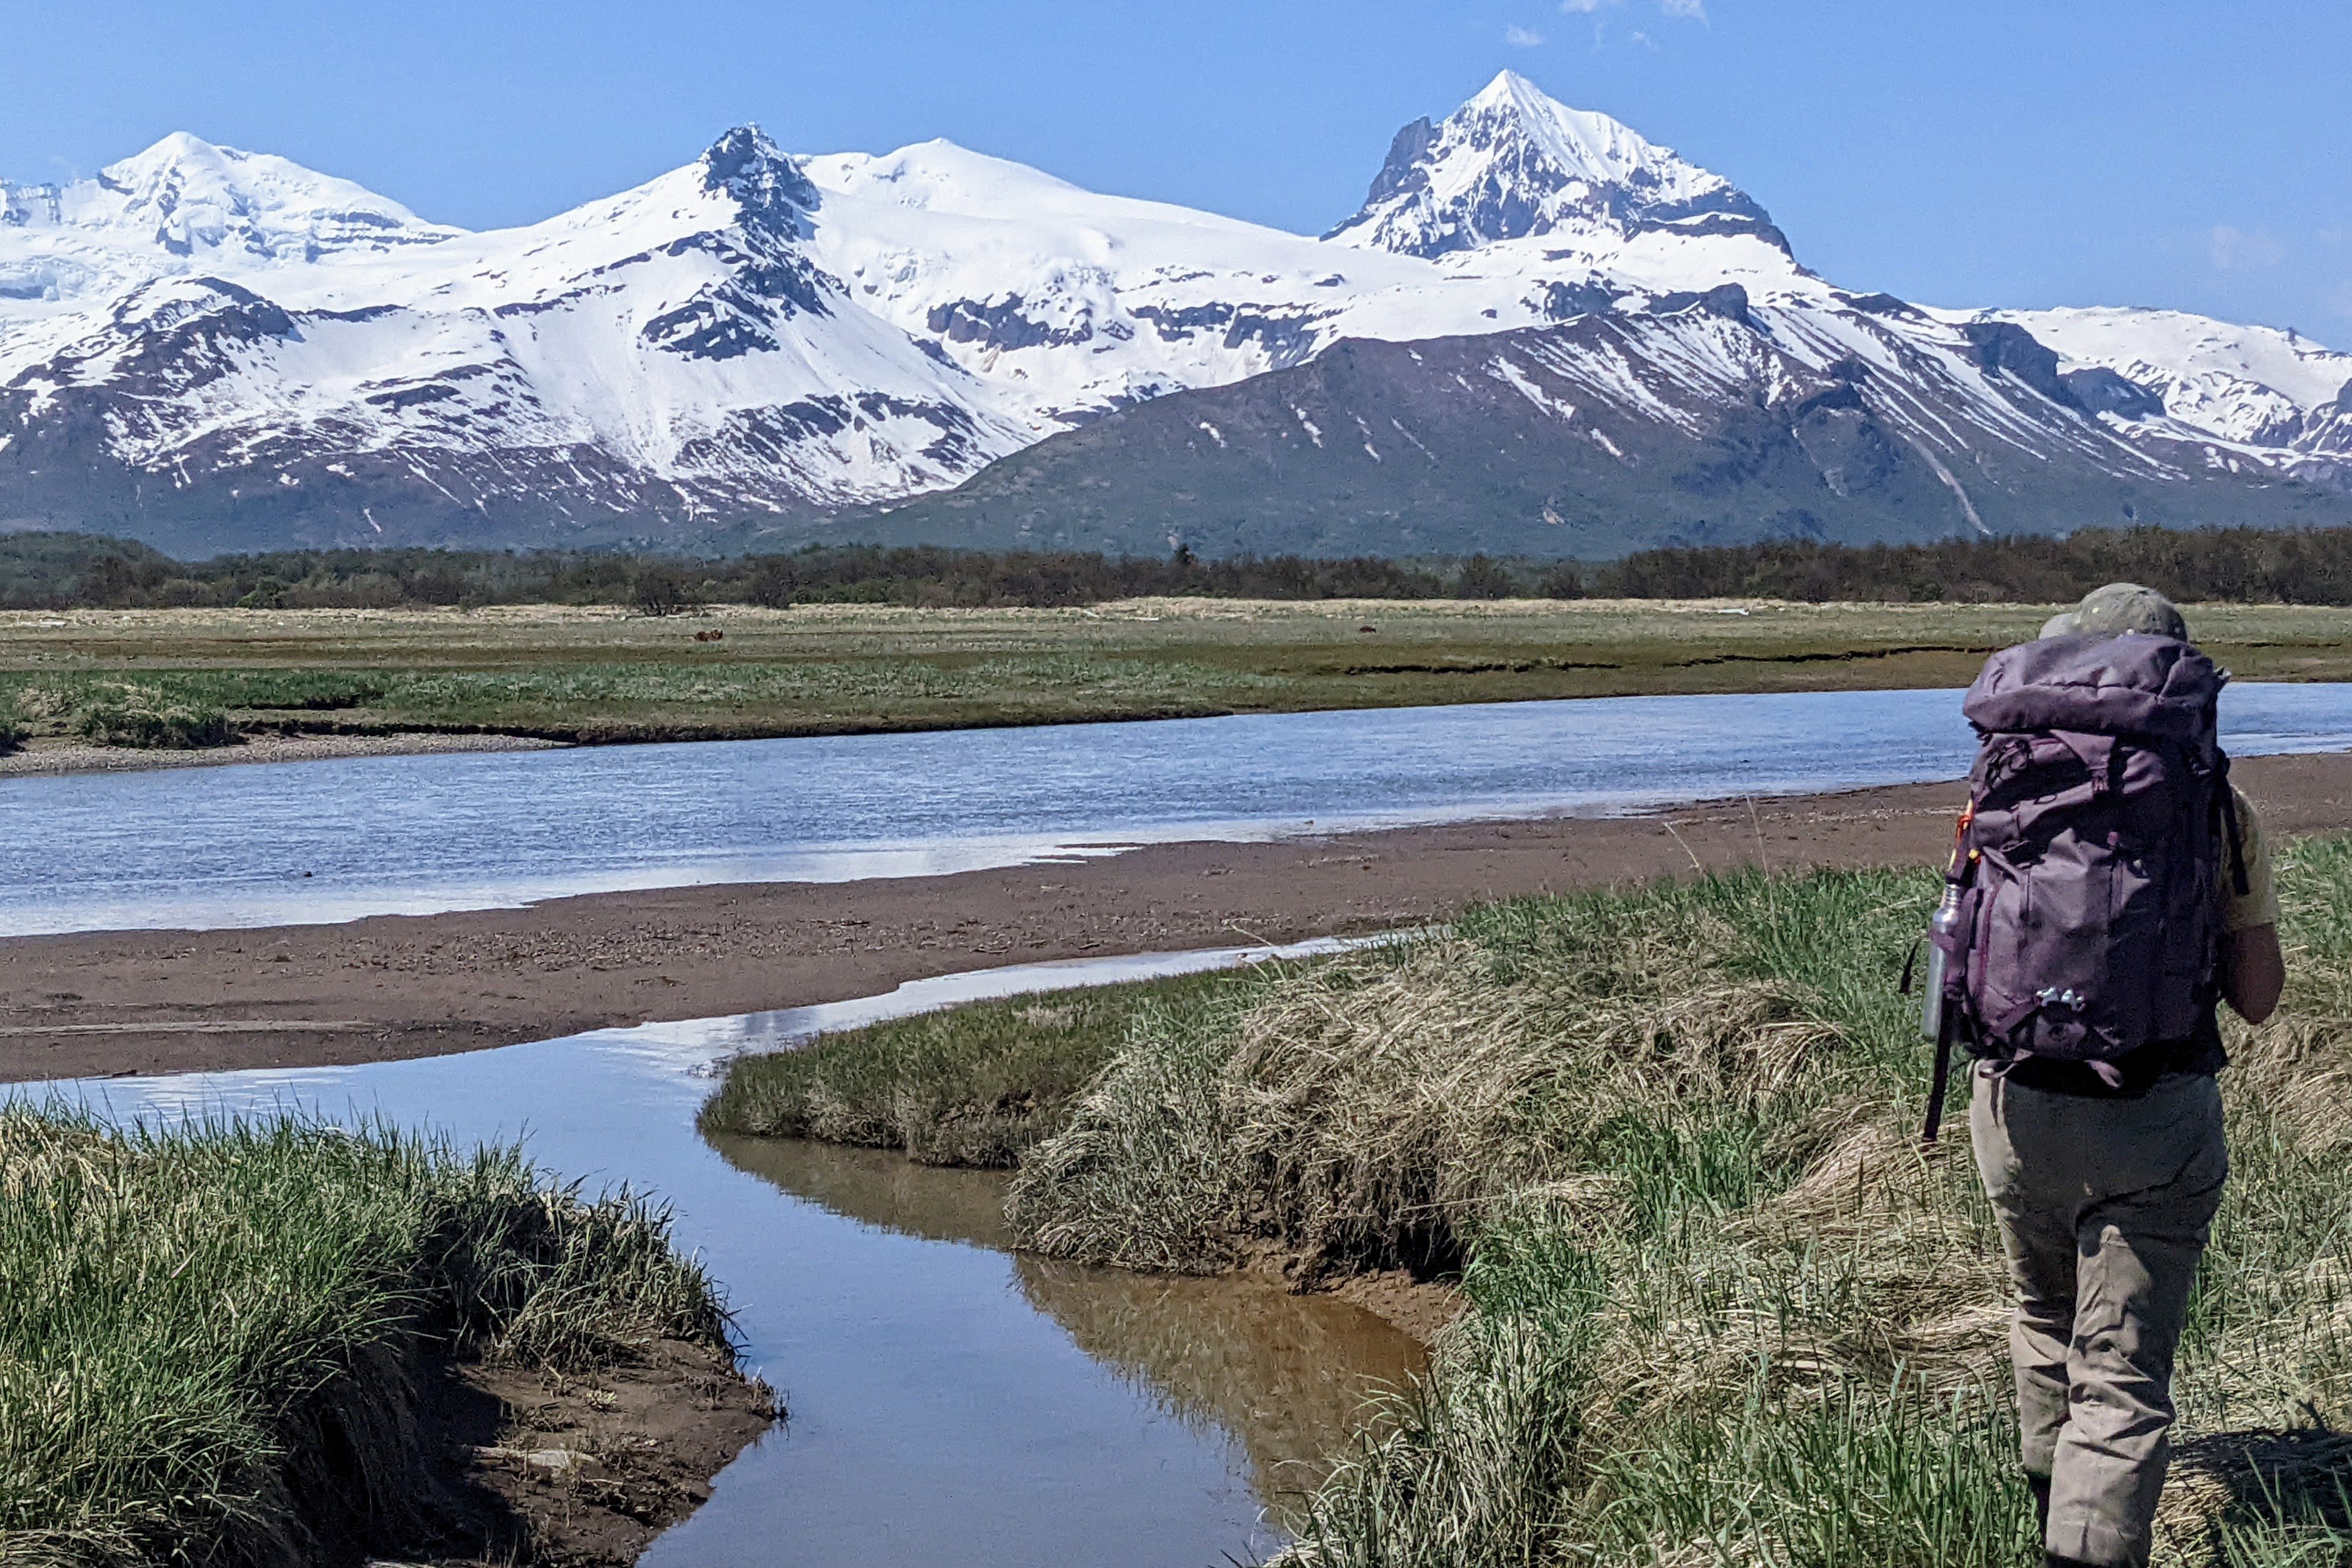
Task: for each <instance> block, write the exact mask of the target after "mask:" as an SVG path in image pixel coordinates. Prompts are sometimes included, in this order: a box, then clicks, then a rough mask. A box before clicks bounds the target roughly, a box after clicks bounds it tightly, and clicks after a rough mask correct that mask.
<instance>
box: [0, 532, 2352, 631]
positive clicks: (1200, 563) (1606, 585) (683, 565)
mask: <svg viewBox="0 0 2352 1568" xmlns="http://www.w3.org/2000/svg"><path fill="white" fill-rule="evenodd" d="M2116 580H2133V581H2138V582H2146V583H2149V584H2151V585H2153V586H2156V587H2158V588H2161V589H2163V590H2164V591H2166V592H2168V593H2169V594H2171V595H2172V596H2173V597H2174V598H2176V599H2180V600H2185V601H2198V600H2204V601H2214V600H2225V601H2272V602H2284V603H2291V604H2352V528H2331V529H2316V530H2312V531H2309V532H2301V533H2282V532H2273V531H2269V530H2265V529H2260V528H2221V529H2214V530H2210V531H2204V532H2193V533H2188V532H2184V533H2176V532H2169V531H2167V530H2165V529H2161V528H2134V529H2129V530H2125V531H2110V530H2101V529H2093V530H2086V531H2084V532H2082V533H2078V534H2074V535H2073V536H2071V537H2069V538H1997V539H1972V540H1957V539H1956V540H1952V541H1949V542H1946V543H1940V544H1931V545H1906V546H1885V545H1873V546H1867V547H1861V548H1854V547H1848V546H1843V545H1822V544H1811V543H1801V542H1781V543H1773V544H1761V545H1750V546H1745V547H1738V548H1727V549H1660V550H1649V551H1645V552H1643V553H1642V554H1640V555H1633V556H1628V557H1627V558H1625V559H1622V560H1619V561H1611V562H1606V563H1602V564H1598V565H1580V564H1577V563H1574V562H1561V561H1538V560H1510V559H1492V558H1489V557H1486V556H1472V557H1470V558H1469V559H1466V560H1452V561H1396V560H1385V559H1378V558H1375V557H1370V556H1364V557H1357V558H1353V559H1335V560H1310V559H1302V558H1299V557H1297V556H1270V557H1264V558H1258V557H1238V558H1231V559H1219V560H1210V559H1201V558H1198V557H1195V556H1194V555H1192V553H1191V552H1190V551H1189V550H1181V549H1180V550H1178V551H1177V552H1176V553H1175V554H1174V555H1172V556H1168V557H1165V558H1157V559H1151V558H1118V559H1114V558H1110V557H1106V556H1100V555H1080V554H1054V553H1046V552H1029V551H1021V552H1013V553H1007V554H993V553H990V552H986V551H981V550H958V549H932V548H912V549H885V548H882V547H879V546H867V545H824V546H814V545H813V546H810V547H809V548H807V549H801V550H797V551H794V552H793V553H791V554H785V555H751V556H733V557H726V558H722V559H689V558H681V557H661V556H630V555H621V554H613V553H604V552H593V551H578V552H571V551H541V552H532V553H517V552H504V553H499V552H491V551H470V550H431V549H388V550H362V549H341V550H288V551H280V552H275V553H269V554H261V555H237V556H222V557H219V558H217V559H212V560H205V561H178V560H173V559H171V558H170V557H168V556H165V555H163V554H162V553H160V552H159V551H156V550H154V549H150V548H148V547H147V546H145V545H142V544H136V543H132V542H131V541H128V540H124V539H114V538H101V537H99V536H95V535H89V534H51V533H27V534H11V535H0V608H7V609H18V610H28V609H72V608H116V609H138V608H155V607H166V606H175V605H236V606H244V607H247V608H263V609H281V608H286V609H299V608H320V609H392V608H395V607H398V606H401V605H429V604H438V605H458V606H476V605H488V604H525V603H556V604H615V605H624V606H626V607H629V608H631V609H634V610H636V611H639V612H644V613H647V614H667V613H670V612H676V611H679V610H685V609H689V608H691V607H693V606H695V605H698V604H723V603H732V604H761V605H768V606H772V607H782V606H784V605H789V604H819V603H858V604H899V605H913V606H942V607H950V606H956V607H969V608H982V607H988V606H1003V605H1033V606H1055V605H1074V604H1095V603H1100V602H1102V601H1106V600H1112V599H1128V598H1134V597H1136V596H1139V595H1143V594H1192V595H1201V596H1218V597H1229V598H1237V599H1293V600H1306V599H1447V598H1463V599H1505V598H1511V597H1516V596H1525V597H1533V598H1549V599H1581V598H1624V599H1716V598H1761V599H1792V600H1805V601H1815V602H1820V601H1831V600H1862V601H1896V602H1902V601H1912V602H1925V601H1948V602H1961V603H1986V602H1996V601H2058V600H2067V599H2074V598H2076V597H2079V596H2080V595H2082V594H2084V593H2085V592H2087V591H2090V590H2091V589H2093V588H2095V587H2097V586H2098V585H2099V584H2101V583H2103V582H2112V581H2116Z"/></svg>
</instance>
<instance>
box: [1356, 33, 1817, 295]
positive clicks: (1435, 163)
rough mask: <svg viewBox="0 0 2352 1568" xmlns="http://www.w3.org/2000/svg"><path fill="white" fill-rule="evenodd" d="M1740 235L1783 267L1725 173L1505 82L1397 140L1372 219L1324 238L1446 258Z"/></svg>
mask: <svg viewBox="0 0 2352 1568" xmlns="http://www.w3.org/2000/svg"><path fill="white" fill-rule="evenodd" d="M1648 233H1664V234H1667V235H1674V236H1675V237H1681V238H1688V237H1696V236H1702V235H1739V236H1742V237H1746V238H1751V239H1759V240H1762V241H1763V242H1765V244H1766V245H1768V246H1771V247H1773V248H1775V249H1778V250H1779V251H1780V252H1781V253H1782V254H1783V256H1785V255H1786V253H1787V251H1788V248H1789V247H1788V241H1787V240H1786V239H1785V238H1783V237H1782V235H1781V234H1780V230H1779V229H1777V228H1775V227H1773V226H1772V219H1771V216H1770V214H1768V213H1766V212H1765V211H1764V209H1763V208H1762V207H1761V206H1759V205H1758V204H1757V203H1756V201H1755V200H1754V199H1753V198H1752V197H1750V196H1749V195H1748V193H1746V192H1744V191H1742V190H1740V189H1739V188H1738V186H1736V185H1734V184H1732V183H1731V182H1730V181H1728V180H1727V179H1725V178H1724V177H1723V176H1722V175H1720V174H1716V173H1711V172H1708V171H1706V170H1705V169H1702V168H1699V167H1698V166H1697V165H1696V164H1695V163H1691V162H1686V161H1685V160H1684V159H1683V158H1681V157H1679V156H1677V155H1676V154H1675V152H1674V151H1673V149H1671V148H1666V147H1660V146H1657V145H1655V144H1654V143H1652V142H1650V141H1644V140H1643V139H1642V137H1641V136H1639V135H1638V134H1636V133H1635V132H1634V131H1633V130H1632V129H1631V128H1629V127H1627V126H1624V125H1622V124H1620V123H1618V122H1617V121H1616V120H1612V119H1610V118H1609V117H1608V116H1607V115H1605V114H1594V113H1591V112H1590V111H1588V110H1578V109H1570V108H1569V107H1568V106H1567V105H1566V104H1564V103H1561V102H1559V101H1558V100H1557V99H1552V98H1549V97H1547V96H1546V95H1545V94H1544V93H1543V91H1542V90H1541V89H1538V87H1537V86H1536V85H1535V84H1534V83H1533V82H1531V81H1529V80H1528V78H1525V77H1523V76H1520V75H1519V74H1517V72H1515V71H1505V72H1504V73H1503V74H1502V75H1500V76H1498V77H1496V78H1495V79H1494V81H1493V82H1491V83H1489V84H1488V85H1487V87H1486V89H1485V90H1484V91H1482V92H1481V93H1479V94H1478V96H1477V97H1475V98H1474V99H1471V100H1470V101H1469V102H1467V103H1465V104H1464V105H1463V106H1462V107H1461V108H1460V109H1459V110H1455V111H1454V113H1453V114H1451V115H1448V116H1447V117H1446V118H1445V120H1444V122H1443V123H1441V124H1438V125H1432V124H1431V123H1430V122H1429V121H1428V120H1414V121H1413V122H1412V124H1411V125H1408V126H1406V127H1405V128H1404V129H1403V130H1402V131H1398V132H1397V136H1396V141H1394V142H1393V143H1391V146H1390V148H1389V157H1388V162H1387V163H1385V164H1384V165H1382V167H1381V172H1380V175H1379V177H1378V178H1377V179H1375V180H1374V181H1373V182H1372V189H1371V193H1370V195H1369V196H1368V197H1367V198H1366V199H1365V202H1364V206H1363V210H1362V211H1361V212H1359V213H1358V214H1356V215H1355V216H1354V217H1352V218H1349V220H1348V221H1347V222H1346V223H1343V224H1341V225H1339V227H1337V228H1335V229H1333V230H1332V231H1331V232H1330V233H1329V234H1328V235H1325V236H1324V237H1325V238H1326V239H1336V240H1343V241H1346V242H1347V243H1349V244H1351V245H1359V246H1368V247H1374V246H1376V247H1378V248H1380V249H1381V250H1392V251H1396V252H1398V253H1399V254H1401V255H1404V256H1429V257H1437V256H1446V255H1450V254H1452V253H1454V252H1456V251H1466V250H1477V249H1480V248H1482V247H1485V246H1491V245H1493V244H1494V243H1495V242H1496V241H1498V240H1517V239H1528V238H1530V237H1533V238H1544V237H1547V236H1550V235H1562V236H1563V237H1567V238H1570V239H1572V240H1575V241H1582V242H1585V243H1588V244H1589V243H1590V242H1591V241H1592V240H1593V239H1595V238H1596V237H1598V238H1602V239H1604V240H1606V239H1613V240H1615V241H1617V242H1619V243H1620V244H1622V242H1623V241H1625V240H1628V239H1631V238H1632V237H1633V236H1634V235H1643V234H1648Z"/></svg>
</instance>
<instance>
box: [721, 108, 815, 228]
mask: <svg viewBox="0 0 2352 1568" xmlns="http://www.w3.org/2000/svg"><path fill="white" fill-rule="evenodd" d="M702 183H703V187H704V188H705V189H706V190H709V191H712V192H722V193H725V194H727V195H730V196H732V197H734V198H735V200H736V201H737V202H738V203H740V204H741V206H742V208H743V215H744V217H745V218H747V219H751V220H757V221H760V222H763V223H766V224H768V225H772V226H774V227H778V228H784V229H795V230H796V229H797V228H798V227H799V226H800V225H801V221H802V219H803V216H804V215H805V214H808V213H811V212H813V211H814V210H815V209H816V206H817V204H818V203H819V201H820V200H822V198H821V197H820V196H819V195H818V193H817V188H816V187H815V186H814V184H812V183H809V177H808V172H807V171H806V170H804V169H803V168H802V167H801V165H800V162H799V161H798V160H797V159H795V158H793V155H792V154H791V153H789V152H785V151H784V150H783V149H782V148H781V147H779V146H777V145H776V143H775V141H773V140H772V139H771V138H770V136H769V135H768V133H767V132H766V131H762V130H761V129H760V128H759V127H758V126H756V125H738V126H735V127H733V128H732V129H730V131H727V133H726V134H724V135H723V136H721V137H719V140H718V141H714V142H712V143H711V144H710V146H709V150H708V151H706V152H704V153H703V154H702Z"/></svg>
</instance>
